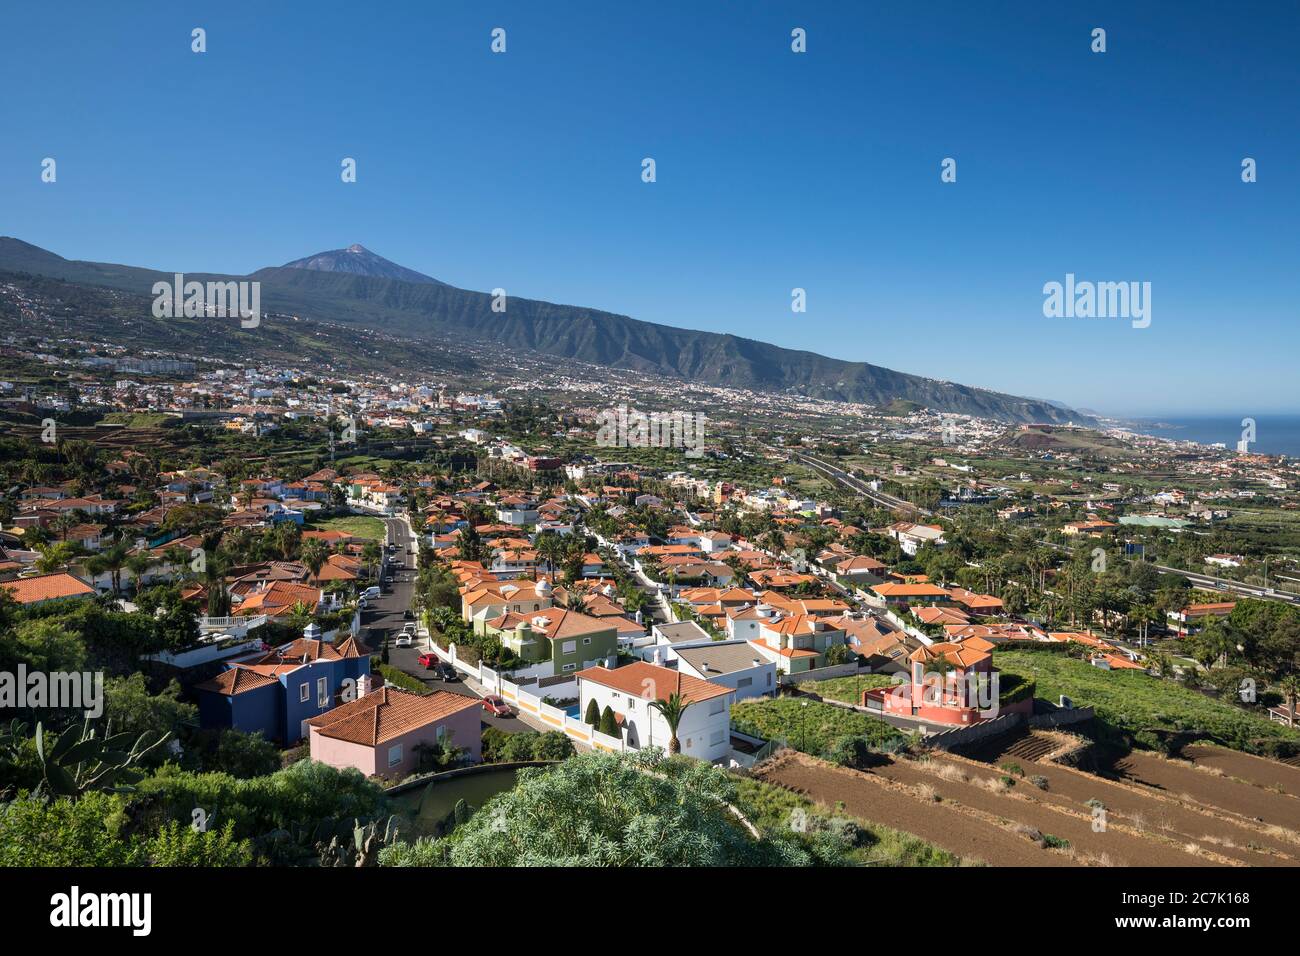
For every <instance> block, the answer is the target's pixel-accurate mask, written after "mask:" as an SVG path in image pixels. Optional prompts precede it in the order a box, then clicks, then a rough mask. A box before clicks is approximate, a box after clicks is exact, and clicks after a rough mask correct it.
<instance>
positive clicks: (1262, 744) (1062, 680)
mask: <svg viewBox="0 0 1300 956" xmlns="http://www.w3.org/2000/svg"><path fill="white" fill-rule="evenodd" d="M995 662H996V664H997V666H998V668H1000V669H1001V671H1002V673H1003V674H1004V675H1007V674H1011V675H1015V676H1017V677H1020V678H1023V679H1025V680H1032V681H1034V682H1036V683H1037V685H1038V694H1039V696H1041V697H1044V698H1046V699H1048V700H1055V699H1057V697H1058V696H1059V695H1061V694H1064V695H1066V696H1067V697H1069V698H1070V699H1071V700H1073V701H1074V702H1075V704H1076V705H1077V706H1081V707H1092V708H1094V709H1095V710H1096V712H1097V717H1098V719H1099V720H1100V721H1102V722H1103V723H1104V724H1107V725H1109V726H1110V727H1111V728H1114V729H1116V730H1119V731H1121V732H1122V733H1124V734H1126V735H1128V736H1129V737H1131V738H1132V739H1133V740H1135V741H1136V742H1137V743H1138V744H1140V745H1142V746H1145V747H1150V748H1153V749H1155V748H1157V747H1158V740H1157V738H1156V737H1155V735H1153V734H1152V733H1151V731H1152V730H1153V729H1160V730H1171V731H1174V730H1194V731H1201V732H1203V733H1205V734H1207V735H1209V739H1211V740H1213V741H1214V742H1215V743H1218V744H1222V745H1223V746H1225V747H1229V748H1231V749H1233V750H1244V751H1249V752H1254V753H1263V752H1267V750H1268V746H1269V744H1270V743H1276V742H1279V741H1297V742H1300V731H1297V730H1294V729H1292V728H1289V727H1284V726H1282V725H1281V724H1276V723H1273V722H1272V721H1270V720H1269V719H1268V718H1267V717H1264V716H1262V715H1261V716H1257V715H1256V714H1253V713H1250V712H1248V711H1246V710H1245V709H1244V708H1241V707H1238V706H1236V705H1235V704H1231V703H1227V702H1225V701H1223V700H1216V699H1214V698H1212V697H1207V696H1205V695H1204V694H1202V693H1200V692H1199V691H1195V690H1191V689H1189V688H1186V687H1183V686H1181V685H1179V684H1175V683H1173V682H1172V681H1168V680H1163V679H1161V678H1158V677H1151V676H1150V675H1148V674H1144V673H1142V672H1141V671H1130V670H1119V671H1103V670H1099V669H1098V668H1095V667H1092V666H1091V665H1090V664H1088V663H1087V662H1086V661H1080V660H1076V659H1074V658H1071V657H1065V656H1063V655H1061V654H1051V653H1040V652H1036V651H998V652H997V654H996V656H995Z"/></svg>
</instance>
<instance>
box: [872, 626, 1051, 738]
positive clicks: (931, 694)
mask: <svg viewBox="0 0 1300 956" xmlns="http://www.w3.org/2000/svg"><path fill="white" fill-rule="evenodd" d="M908 661H909V663H910V668H909V674H908V677H909V678H910V679H909V680H908V681H906V682H904V683H902V684H900V685H898V686H896V687H876V688H871V689H869V690H865V691H863V692H862V705H863V706H864V707H872V708H879V709H880V710H881V711H882V712H884V713H886V714H895V715H897V716H900V717H913V718H916V719H917V720H924V721H928V722H930V723H936V724H955V725H959V726H960V725H963V724H974V723H978V722H979V721H981V720H991V719H993V718H994V717H999V716H1001V715H1002V714H1007V713H1030V712H1032V710H1033V706H1034V701H1033V698H1032V697H1029V698H1025V699H1024V700H1020V701H1017V702H1016V703H1014V704H1008V705H1002V704H1001V703H1000V701H999V699H998V679H997V675H998V672H997V670H996V669H995V668H994V667H993V656H992V655H991V654H989V652H988V651H986V650H983V649H980V648H976V647H969V646H965V645H962V644H932V645H930V646H929V647H920V648H918V649H917V650H915V651H913V652H912V654H911V655H910V656H909V657H908Z"/></svg>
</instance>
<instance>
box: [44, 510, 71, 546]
mask: <svg viewBox="0 0 1300 956" xmlns="http://www.w3.org/2000/svg"><path fill="white" fill-rule="evenodd" d="M76 526H77V518H76V516H75V515H73V514H72V512H70V511H64V512H63V513H61V514H59V515H58V516H57V517H56V518H55V519H54V520H53V521H51V522H50V527H51V528H53V529H54V530H55V531H57V532H58V533H59V540H60V541H67V540H68V532H69V531H71V530H72V529H73V528H75V527H76Z"/></svg>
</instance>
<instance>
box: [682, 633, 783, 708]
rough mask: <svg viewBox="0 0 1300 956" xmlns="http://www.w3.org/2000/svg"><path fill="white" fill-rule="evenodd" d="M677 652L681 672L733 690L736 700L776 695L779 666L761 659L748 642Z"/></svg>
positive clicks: (689, 648)
mask: <svg viewBox="0 0 1300 956" xmlns="http://www.w3.org/2000/svg"><path fill="white" fill-rule="evenodd" d="M674 650H675V653H676V657H677V670H678V672H679V673H682V674H689V675H690V676H691V677H698V678H699V679H700V680H707V681H711V682H712V683H714V684H721V685H723V686H724V687H730V688H732V689H733V690H734V691H735V692H736V700H744V699H745V698H746V697H759V696H762V695H763V694H774V693H776V665H775V664H773V663H772V662H771V661H767V660H764V659H763V658H761V657H759V655H758V652H757V651H756V650H754V648H753V647H752V646H751V645H750V644H749V642H748V641H729V642H727V643H719V642H714V643H712V644H709V645H707V646H698V645H697V646H695V647H682V648H675V649H674Z"/></svg>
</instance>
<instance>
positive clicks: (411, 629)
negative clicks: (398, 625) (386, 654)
mask: <svg viewBox="0 0 1300 956" xmlns="http://www.w3.org/2000/svg"><path fill="white" fill-rule="evenodd" d="M402 633H403V634H410V635H411V636H415V622H414V621H407V622H406V623H405V624H403V625H402Z"/></svg>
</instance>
